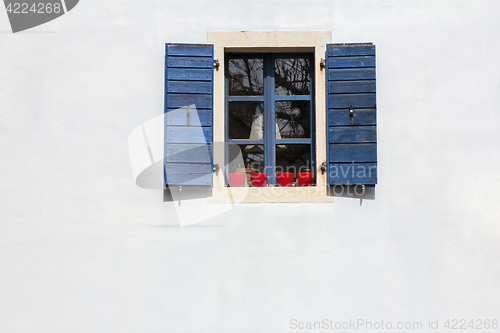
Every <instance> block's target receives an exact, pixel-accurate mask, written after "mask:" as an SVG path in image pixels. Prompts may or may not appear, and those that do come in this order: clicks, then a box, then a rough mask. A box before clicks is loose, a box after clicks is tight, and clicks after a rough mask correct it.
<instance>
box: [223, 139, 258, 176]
mask: <svg viewBox="0 0 500 333" xmlns="http://www.w3.org/2000/svg"><path fill="white" fill-rule="evenodd" d="M228 158H229V161H228V163H227V164H228V169H229V172H244V173H248V174H251V173H253V172H256V171H258V172H263V171H264V146H263V145H234V144H229V145H228ZM241 162H243V164H242V163H241Z"/></svg>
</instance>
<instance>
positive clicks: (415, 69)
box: [0, 0, 500, 333]
mask: <svg viewBox="0 0 500 333" xmlns="http://www.w3.org/2000/svg"><path fill="white" fill-rule="evenodd" d="M210 30H331V31H332V32H333V35H332V37H333V40H334V42H366V41H371V42H374V43H375V44H376V45H377V66H378V67H377V75H378V77H377V79H378V81H377V87H378V94H377V98H378V138H379V143H378V147H379V170H380V175H379V185H378V186H377V193H376V200H374V201H368V200H365V201H364V202H363V206H359V201H358V200H352V199H347V198H340V199H336V200H335V203H333V204H316V205H311V204H297V205H289V204H271V205H241V206H237V207H235V208H234V209H232V210H230V211H228V212H227V213H225V214H223V215H221V216H218V217H216V218H213V219H211V220H209V221H207V222H205V223H202V224H197V225H194V226H192V227H188V228H180V227H179V223H178V221H177V218H176V216H175V210H174V208H173V204H168V203H163V202H162V197H161V192H160V191H155V190H144V189H141V188H139V187H137V186H136V185H135V183H134V179H133V176H132V171H131V167H130V161H129V157H128V148H127V138H128V135H129V133H130V132H131V131H132V130H133V129H134V128H135V127H137V126H139V125H140V124H141V123H143V122H144V121H147V120H148V119H151V118H153V117H154V116H157V115H159V114H161V113H162V110H163V50H164V43H165V42H194V43H202V42H205V34H206V32H207V31H210ZM499 33H500V2H498V1H495V0H489V1H486V0H485V1H451V0H449V1H416V0H404V1H395V0H379V1H361V0H357V1H348V0H337V1H319V0H316V1H307V2H306V1H270V0H265V1H264V0H255V1H234V0H233V1H229V0H225V1H217V0H215V1H201V0H200V1H195V0H185V1H175V2H174V1H163V2H160V1H136V2H123V1H113V0H104V1H98V2H92V1H81V2H80V3H79V4H78V5H77V7H76V8H75V9H73V10H72V11H71V12H69V13H68V14H67V15H64V16H63V17H61V18H59V19H57V20H55V21H52V22H50V23H47V24H45V25H43V26H40V27H37V28H34V29H32V30H28V31H26V32H24V33H18V34H12V33H11V32H10V26H9V23H8V19H7V15H6V13H5V12H4V11H3V10H0V47H1V51H0V186H1V191H0V217H1V219H0V331H1V332H51V333H56V332H288V331H297V329H296V330H292V329H290V320H291V319H293V318H295V319H297V320H300V321H318V320H322V319H331V320H334V321H346V320H347V321H348V320H349V319H352V320H356V319H358V318H360V319H368V320H371V321H373V322H376V321H378V322H380V321H381V320H384V321H385V322H387V321H392V322H397V321H412V322H413V321H422V322H423V323H424V327H427V325H428V320H429V319H432V320H436V319H439V324H440V326H441V328H443V327H442V325H443V324H444V322H445V321H446V319H447V318H458V319H462V318H463V319H469V320H470V319H475V318H483V319H486V318H489V319H495V318H496V319H500V318H498V308H499V306H500V285H499V283H498V281H499V280H500V266H499V264H498V262H499V259H500V242H499V240H500V228H499V226H498V222H499V221H498V220H499V216H500V212H499V206H498V196H499V194H500V193H499V185H500V177H499V174H498V170H499V169H500V154H499V150H498V144H499V143H500V131H498V129H499V126H500V113H499V112H498V105H499V103H500V77H499V74H498V73H500V62H499V61H498V59H499V58H500V44H499V43H498V34H499ZM495 316H496V317H495ZM436 331H437V330H436ZM442 331H443V332H444V331H447V330H445V329H444V328H443V329H442Z"/></svg>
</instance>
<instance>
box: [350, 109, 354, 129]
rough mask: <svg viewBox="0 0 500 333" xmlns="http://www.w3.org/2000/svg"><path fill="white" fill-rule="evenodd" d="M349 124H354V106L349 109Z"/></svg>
mask: <svg viewBox="0 0 500 333" xmlns="http://www.w3.org/2000/svg"><path fill="white" fill-rule="evenodd" d="M349 122H350V123H351V125H352V124H354V109H353V108H352V105H351V106H350V108H349Z"/></svg>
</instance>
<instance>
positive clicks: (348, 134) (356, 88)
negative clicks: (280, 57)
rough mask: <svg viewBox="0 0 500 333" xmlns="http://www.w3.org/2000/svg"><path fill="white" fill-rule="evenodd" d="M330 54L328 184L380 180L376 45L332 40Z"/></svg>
mask: <svg viewBox="0 0 500 333" xmlns="http://www.w3.org/2000/svg"><path fill="white" fill-rule="evenodd" d="M326 56H327V70H326V76H327V88H326V89H327V110H328V113H327V124H328V131H327V137H328V154H327V155H328V171H329V172H328V184H329V185H330V186H334V185H357V184H367V185H373V184H376V183H377V128H376V120H377V119H376V82H375V79H376V70H375V64H376V61H375V46H374V45H372V44H330V45H327V52H326ZM351 107H352V113H351V112H350V109H351ZM337 171H338V172H337ZM368 171H370V172H369V173H368Z"/></svg>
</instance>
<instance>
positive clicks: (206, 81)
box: [164, 44, 213, 186]
mask: <svg viewBox="0 0 500 333" xmlns="http://www.w3.org/2000/svg"><path fill="white" fill-rule="evenodd" d="M212 125H213V45H197V44H167V45H166V55H165V154H164V156H165V158H164V160H165V167H164V171H165V185H167V186H169V185H193V186H194V185H196V186H210V185H212V178H213V173H212V149H211V144H212V140H213V127H212Z"/></svg>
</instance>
